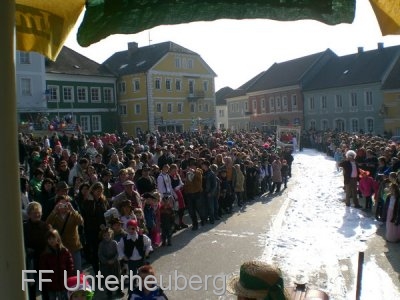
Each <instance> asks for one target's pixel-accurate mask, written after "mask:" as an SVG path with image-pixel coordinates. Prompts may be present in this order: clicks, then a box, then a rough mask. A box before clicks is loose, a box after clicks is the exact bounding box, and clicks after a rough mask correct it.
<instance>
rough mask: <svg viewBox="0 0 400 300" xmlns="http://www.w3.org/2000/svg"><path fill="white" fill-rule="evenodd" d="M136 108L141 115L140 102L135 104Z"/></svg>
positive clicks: (137, 113) (136, 111)
mask: <svg viewBox="0 0 400 300" xmlns="http://www.w3.org/2000/svg"><path fill="white" fill-rule="evenodd" d="M134 110H135V114H136V115H140V114H141V109H140V104H135V106H134Z"/></svg>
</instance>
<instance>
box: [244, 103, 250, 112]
mask: <svg viewBox="0 0 400 300" xmlns="http://www.w3.org/2000/svg"><path fill="white" fill-rule="evenodd" d="M244 111H246V112H247V111H249V103H248V102H247V101H246V102H245V103H244Z"/></svg>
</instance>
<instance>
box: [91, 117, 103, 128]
mask: <svg viewBox="0 0 400 300" xmlns="http://www.w3.org/2000/svg"><path fill="white" fill-rule="evenodd" d="M92 131H93V132H100V131H101V116H99V115H94V116H92Z"/></svg>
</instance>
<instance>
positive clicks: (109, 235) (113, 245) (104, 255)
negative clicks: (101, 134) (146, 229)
mask: <svg viewBox="0 0 400 300" xmlns="http://www.w3.org/2000/svg"><path fill="white" fill-rule="evenodd" d="M100 236H101V238H102V240H101V242H100V244H99V250H98V251H99V261H100V272H101V275H103V276H104V278H106V277H108V276H116V277H117V278H121V266H120V263H119V260H118V244H117V242H116V241H115V240H113V231H112V229H111V228H108V227H102V230H101V232H100ZM107 296H108V298H111V296H112V291H110V290H107ZM117 296H119V297H123V296H124V294H123V293H122V290H121V289H118V290H117Z"/></svg>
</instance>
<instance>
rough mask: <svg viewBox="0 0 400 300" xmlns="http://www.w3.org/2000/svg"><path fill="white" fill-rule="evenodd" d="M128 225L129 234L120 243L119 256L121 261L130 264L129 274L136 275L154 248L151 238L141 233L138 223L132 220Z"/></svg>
mask: <svg viewBox="0 0 400 300" xmlns="http://www.w3.org/2000/svg"><path fill="white" fill-rule="evenodd" d="M126 225H127V233H128V234H127V236H126V237H123V238H122V239H121V240H120V241H119V243H118V254H119V258H120V259H121V260H124V261H125V262H127V263H128V268H129V272H132V273H133V275H136V274H137V269H138V268H139V267H141V266H142V265H143V264H144V261H145V259H146V258H148V256H149V254H150V252H151V251H152V250H153V248H152V246H151V240H150V238H149V237H148V236H147V235H145V234H141V233H140V232H139V230H138V223H137V221H135V220H130V221H128V223H127V224H126Z"/></svg>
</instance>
